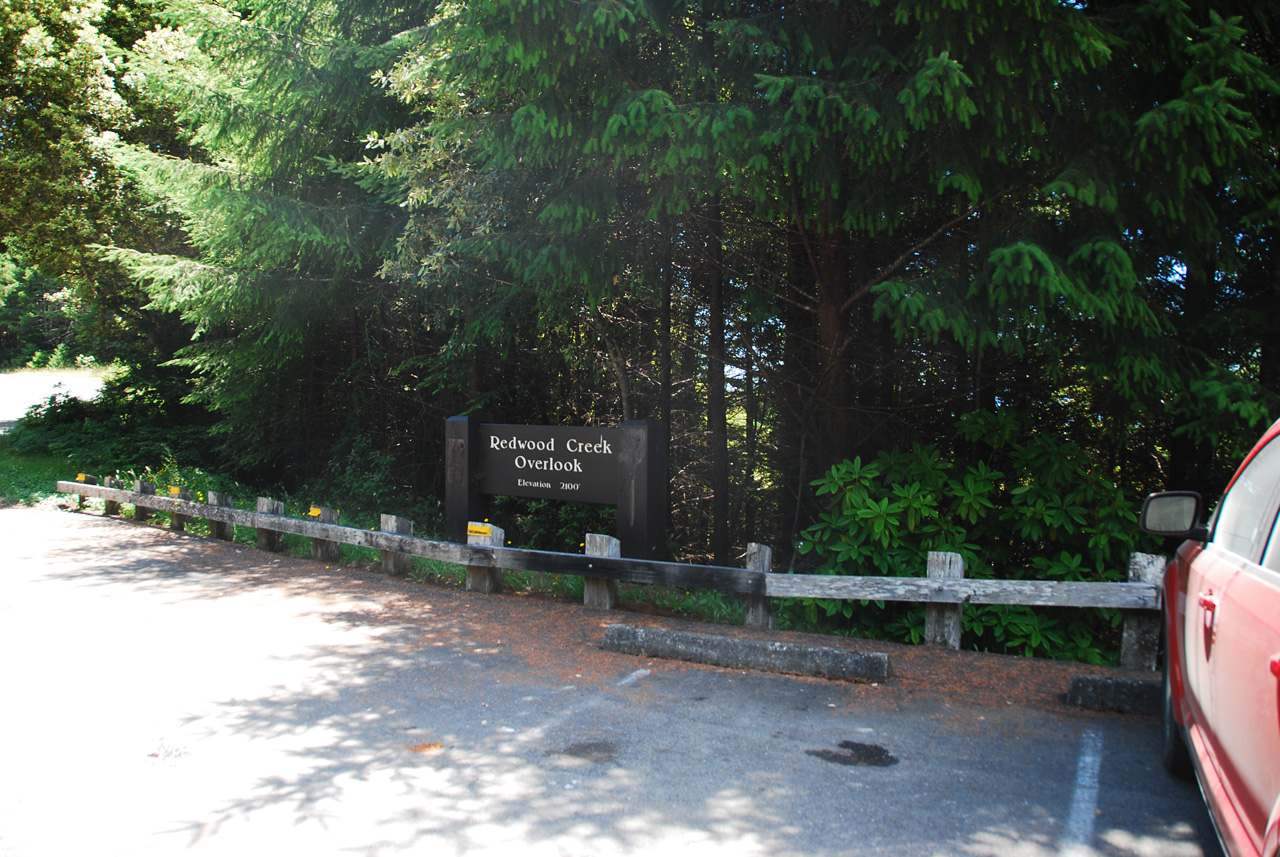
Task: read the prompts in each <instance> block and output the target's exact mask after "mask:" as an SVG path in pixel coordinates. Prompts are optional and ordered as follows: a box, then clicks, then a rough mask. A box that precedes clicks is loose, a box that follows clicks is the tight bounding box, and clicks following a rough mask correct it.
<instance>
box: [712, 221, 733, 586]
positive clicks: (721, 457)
mask: <svg viewBox="0 0 1280 857" xmlns="http://www.w3.org/2000/svg"><path fill="white" fill-rule="evenodd" d="M711 218H712V221H711V228H710V230H708V237H707V278H708V281H707V292H708V294H707V303H708V307H707V434H708V436H709V438H708V439H709V440H710V443H711V491H712V510H711V552H712V554H713V555H714V557H715V563H716V565H727V564H728V562H729V429H728V415H727V414H726V412H725V410H726V401H725V391H724V385H725V372H724V361H725V343H724V327H725V325H724V291H725V288H724V246H723V244H724V239H723V227H722V223H721V211H720V206H719V204H716V205H714V206H713V207H712V210H711Z"/></svg>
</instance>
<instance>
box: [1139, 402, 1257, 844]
mask: <svg viewBox="0 0 1280 857" xmlns="http://www.w3.org/2000/svg"><path fill="white" fill-rule="evenodd" d="M1203 506H1204V503H1203V501H1202V500H1201V498H1200V496H1199V495H1198V494H1196V493H1194V492H1190V491H1171V492H1165V493H1161V494H1153V495H1151V496H1150V497H1148V498H1147V499H1146V502H1145V503H1143V506H1142V518H1141V526H1142V529H1143V530H1144V531H1145V532H1148V533H1154V534H1156V535H1162V536H1175V537H1181V538H1186V539H1187V541H1185V542H1183V543H1182V545H1181V546H1180V547H1179V548H1178V552H1177V555H1176V556H1175V557H1174V559H1173V561H1172V562H1170V563H1169V568H1168V571H1167V572H1166V573H1165V578H1164V615H1165V668H1164V741H1163V745H1164V763H1165V767H1167V768H1168V769H1169V770H1171V771H1173V772H1175V773H1181V774H1184V775H1185V774H1189V773H1190V772H1191V771H1192V770H1193V769H1194V771H1195V774H1196V777H1197V779H1198V780H1199V781H1200V790H1201V791H1202V792H1203V793H1204V797H1205V802H1206V803H1207V804H1208V806H1209V813H1210V815H1211V816H1212V817H1213V821H1214V825H1215V826H1216V827H1217V829H1218V837H1219V838H1220V839H1221V840H1222V844H1223V848H1224V849H1225V851H1226V852H1227V853H1228V854H1229V855H1231V857H1244V855H1249V857H1259V855H1261V857H1277V855H1278V854H1280V845H1278V843H1280V525H1278V524H1277V514H1278V512H1280V422H1277V423H1276V424H1275V425H1273V426H1272V427H1271V428H1270V430H1268V431H1267V433H1266V434H1265V435H1263V436H1262V439H1261V440H1260V441H1258V444H1257V446H1255V447H1254V448H1253V451H1252V452H1250V453H1249V455H1248V457H1247V458H1245V460H1244V463H1243V464H1241V465H1240V469H1239V470H1237V471H1236V475H1235V476H1234V477H1233V478H1232V480H1231V482H1230V483H1229V484H1228V486H1227V491H1226V493H1225V494H1224V495H1223V498H1222V501H1221V502H1220V503H1219V504H1218V508H1217V510H1216V511H1215V512H1214V514H1213V517H1212V519H1211V520H1210V521H1209V523H1208V524H1207V525H1205V524H1201V523H1200V521H1201V515H1202V510H1203Z"/></svg>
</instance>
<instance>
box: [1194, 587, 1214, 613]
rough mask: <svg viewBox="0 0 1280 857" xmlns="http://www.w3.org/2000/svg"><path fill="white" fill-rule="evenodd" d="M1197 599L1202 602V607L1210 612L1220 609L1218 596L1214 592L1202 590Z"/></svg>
mask: <svg viewBox="0 0 1280 857" xmlns="http://www.w3.org/2000/svg"><path fill="white" fill-rule="evenodd" d="M1196 600H1197V601H1199V602H1200V606H1201V607H1203V608H1204V609H1205V610H1207V611H1209V612H1210V613H1212V612H1213V611H1214V610H1217V609H1218V596H1216V595H1214V594H1213V592H1201V593H1200V597H1199V598H1198V599H1196Z"/></svg>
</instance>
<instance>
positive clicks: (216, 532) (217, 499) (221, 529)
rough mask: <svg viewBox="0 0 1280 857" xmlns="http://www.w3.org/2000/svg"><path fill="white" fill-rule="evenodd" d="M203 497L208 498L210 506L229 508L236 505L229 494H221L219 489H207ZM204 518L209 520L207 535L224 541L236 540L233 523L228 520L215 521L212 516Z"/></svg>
mask: <svg viewBox="0 0 1280 857" xmlns="http://www.w3.org/2000/svg"><path fill="white" fill-rule="evenodd" d="M205 497H206V499H208V501H209V505H210V506H219V507H221V508H224V509H231V508H234V507H235V505H236V504H235V501H234V500H232V499H231V495H229V494H223V493H222V492H221V491H207V492H205ZM206 520H207V521H208V522H209V535H211V536H213V537H214V538H215V539H221V540H222V541H224V542H233V541H235V540H236V525H235V524H233V523H231V522H230V521H215V520H214V519H213V518H207V519H206Z"/></svg>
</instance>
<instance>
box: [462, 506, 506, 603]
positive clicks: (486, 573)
mask: <svg viewBox="0 0 1280 857" xmlns="http://www.w3.org/2000/svg"><path fill="white" fill-rule="evenodd" d="M506 537H507V534H506V532H505V531H504V530H503V529H502V527H495V526H494V525H493V524H478V523H476V522H475V521H471V522H469V523H468V524H467V544H469V545H479V546H481V547H490V548H500V547H502V542H503V540H504V539H505V538H506ZM501 589H502V569H500V568H493V567H490V566H487V565H469V566H467V591H468V592H483V593H485V594H486V595H492V594H493V593H495V592H498V591H500V590H501Z"/></svg>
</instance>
